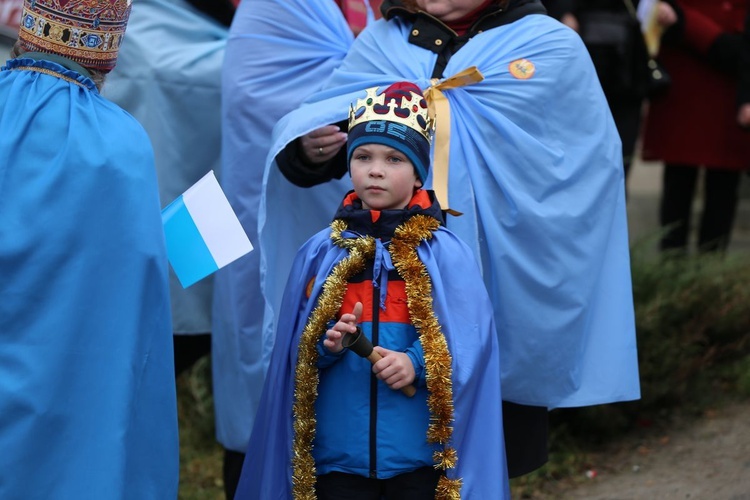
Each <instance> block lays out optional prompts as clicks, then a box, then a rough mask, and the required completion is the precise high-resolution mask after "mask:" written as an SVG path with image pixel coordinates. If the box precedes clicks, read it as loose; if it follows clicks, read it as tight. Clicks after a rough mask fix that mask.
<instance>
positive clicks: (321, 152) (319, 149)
mask: <svg viewBox="0 0 750 500" xmlns="http://www.w3.org/2000/svg"><path fill="white" fill-rule="evenodd" d="M318 156H323V148H322V147H319V148H318Z"/></svg>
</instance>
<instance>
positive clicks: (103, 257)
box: [0, 0, 179, 499]
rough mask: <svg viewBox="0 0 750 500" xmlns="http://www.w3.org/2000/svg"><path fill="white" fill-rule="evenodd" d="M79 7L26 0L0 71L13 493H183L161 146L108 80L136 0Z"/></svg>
mask: <svg viewBox="0 0 750 500" xmlns="http://www.w3.org/2000/svg"><path fill="white" fill-rule="evenodd" d="M77 5H78V7H76V6H77ZM79 7H80V6H79V4H77V3H75V2H67V3H63V2H58V1H53V0H35V1H31V0H29V1H26V2H25V3H24V12H23V17H22V20H21V30H20V34H19V36H20V41H19V43H18V44H17V45H16V46H15V48H14V56H16V57H15V58H14V59H11V60H9V61H8V62H7V63H6V64H5V66H4V67H3V68H2V70H0V128H1V129H2V135H1V136H0V213H2V216H1V217H0V276H2V279H0V332H2V336H3V340H2V347H1V348H0V446H2V449H3V450H4V452H3V454H2V457H0V498H110V499H130V498H175V497H176V496H177V485H178V475H179V467H178V459H179V449H178V436H177V408H176V401H175V386H174V368H173V357H172V338H171V332H172V325H171V321H170V314H169V288H168V282H167V256H166V249H165V244H164V234H163V229H162V224H161V216H160V212H159V200H158V189H157V183H156V175H155V173H154V157H153V151H152V149H151V145H150V143H149V139H148V136H147V135H146V133H145V132H144V130H143V128H142V127H141V126H140V125H139V124H138V122H136V121H135V120H134V119H133V117H132V116H130V115H129V114H127V113H126V112H125V111H123V110H122V109H121V108H119V107H118V106H116V105H114V104H113V103H111V102H109V101H107V100H106V99H104V98H103V97H102V96H101V95H100V94H99V90H98V86H97V83H95V82H101V81H102V80H103V78H104V75H105V74H106V73H107V72H108V71H110V70H111V69H112V67H113V66H114V65H115V61H116V58H117V49H118V47H119V43H120V40H121V38H122V36H123V33H124V31H125V28H126V24H127V19H128V14H129V12H130V2H129V1H128V0H121V1H114V2H113V1H106V2H104V1H102V2H89V3H88V4H87V6H86V9H85V10H81V9H80V8H79ZM73 19H75V20H76V21H75V22H76V24H75V25H71V24H67V23H71V22H72V20H73ZM77 30H80V31H77ZM74 36H80V37H81V39H79V40H74V42H75V43H69V42H71V39H70V37H74ZM78 42H83V43H78Z"/></svg>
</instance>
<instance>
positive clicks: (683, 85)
mask: <svg viewBox="0 0 750 500" xmlns="http://www.w3.org/2000/svg"><path fill="white" fill-rule="evenodd" d="M676 3H677V5H678V7H679V8H680V9H681V10H682V13H683V19H684V27H683V31H682V36H681V37H678V40H677V42H676V43H675V44H672V45H670V44H664V45H663V47H662V51H661V54H660V57H659V59H660V61H661V62H662V63H663V65H664V67H665V68H666V70H667V72H668V73H669V74H670V75H671V77H672V86H671V87H670V89H669V90H668V92H667V93H666V94H665V95H663V96H661V97H658V98H654V99H653V100H652V102H651V106H650V110H649V116H648V120H647V122H646V125H645V132H644V142H643V158H644V159H645V160H662V161H665V162H666V163H671V164H684V165H695V166H704V167H707V168H724V169H731V170H743V169H748V168H750V134H748V133H747V132H745V131H743V130H742V129H741V128H740V127H739V126H738V125H737V91H738V88H737V85H738V77H737V69H736V68H729V67H726V68H723V69H720V68H719V66H717V63H716V59H715V58H711V57H710V51H711V48H712V46H713V44H714V42H716V40H717V39H718V38H719V37H720V36H721V35H722V34H732V35H735V36H738V35H740V34H741V33H742V31H743V28H744V20H745V16H746V14H747V11H748V4H749V3H750V2H748V0H717V1H706V0H677V1H676ZM726 66H729V65H726Z"/></svg>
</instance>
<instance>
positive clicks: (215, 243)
mask: <svg viewBox="0 0 750 500" xmlns="http://www.w3.org/2000/svg"><path fill="white" fill-rule="evenodd" d="M182 197H183V200H184V202H185V206H186V207H187V209H188V211H189V212H190V215H191V216H192V218H193V221H194V222H195V225H196V227H197V228H198V231H199V232H200V233H201V235H202V236H203V240H204V241H205V242H206V246H207V247H208V250H209V251H210V252H211V255H212V256H213V258H214V260H215V261H216V264H217V265H218V266H219V268H222V267H224V266H225V265H227V264H229V263H230V262H232V261H234V260H236V259H238V258H239V257H241V256H243V255H245V254H246V253H248V252H249V251H251V250H252V249H253V245H252V244H251V243H250V240H249V239H248V238H247V235H246V234H245V231H244V230H243V229H242V225H240V221H239V220H238V219H237V216H236V215H235V213H234V211H233V210H232V207H231V205H229V201H228V200H227V198H226V196H225V195H224V192H223V191H222V190H221V187H220V186H219V182H218V181H217V180H216V176H215V175H214V172H213V170H212V171H210V172H209V173H207V174H206V175H205V176H203V178H202V179H201V180H199V181H198V182H196V183H195V184H194V185H193V186H192V187H190V189H188V190H187V191H185V193H184V194H183V195H182Z"/></svg>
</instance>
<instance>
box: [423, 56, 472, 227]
mask: <svg viewBox="0 0 750 500" xmlns="http://www.w3.org/2000/svg"><path fill="white" fill-rule="evenodd" d="M482 80H484V75H482V73H481V72H480V71H479V69H478V68H477V67H476V66H472V67H471V68H467V69H465V70H463V71H461V72H460V73H456V74H455V75H453V76H451V77H449V78H446V79H445V80H443V81H440V80H438V79H437V78H433V79H432V85H431V86H430V87H429V88H428V89H427V90H426V91H425V93H424V97H425V99H426V100H427V109H428V112H429V114H430V117H431V118H432V119H433V121H434V123H435V161H434V162H433V167H432V189H433V190H434V191H435V196H436V197H437V199H438V202H440V206H441V207H442V208H443V210H445V211H446V212H448V213H449V214H451V215H461V212H457V211H455V210H452V209H451V208H449V206H448V163H449V158H450V151H451V106H450V102H448V98H447V97H445V94H443V91H444V90H451V89H457V88H459V87H465V86H466V85H471V84H473V83H478V82H481V81H482ZM438 118H439V120H440V121H438Z"/></svg>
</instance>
